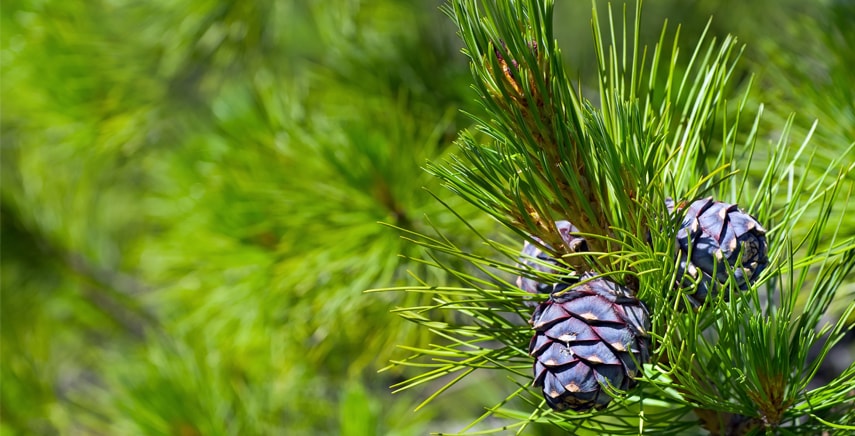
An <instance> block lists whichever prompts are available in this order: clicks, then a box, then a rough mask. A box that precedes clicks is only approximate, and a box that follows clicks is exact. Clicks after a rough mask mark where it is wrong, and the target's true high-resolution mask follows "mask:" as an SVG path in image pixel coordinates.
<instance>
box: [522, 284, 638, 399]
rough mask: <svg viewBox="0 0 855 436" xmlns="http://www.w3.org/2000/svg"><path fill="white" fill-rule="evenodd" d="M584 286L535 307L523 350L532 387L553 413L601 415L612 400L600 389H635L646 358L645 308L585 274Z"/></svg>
mask: <svg viewBox="0 0 855 436" xmlns="http://www.w3.org/2000/svg"><path fill="white" fill-rule="evenodd" d="M582 279H583V280H588V279H591V280H589V281H588V282H585V283H581V284H580V283H576V284H573V285H567V284H564V283H561V284H558V285H556V286H555V289H554V292H553V294H552V296H551V297H550V298H549V300H547V301H545V302H543V303H541V304H540V305H538V307H537V309H535V312H534V315H532V318H531V323H532V326H533V327H534V330H535V335H534V337H533V338H532V340H531V343H530V344H529V354H530V355H531V356H533V357H534V358H535V360H534V385H535V386H538V387H541V388H542V389H543V397H544V398H545V399H546V402H547V404H549V406H550V407H552V408H553V409H554V410H558V411H563V410H567V409H572V410H576V411H586V410H590V409H592V408H594V409H601V408H603V407H605V406H607V405H608V404H609V402H611V400H612V397H611V396H610V395H609V394H608V392H607V391H606V389H605V388H604V387H603V385H605V384H609V385H611V386H612V387H613V388H615V389H617V390H623V391H625V390H628V389H630V388H632V387H634V386H635V384H636V380H635V377H636V376H637V375H638V374H639V373H640V372H641V369H640V365H641V364H643V363H645V362H647V361H648V358H649V354H648V349H649V347H650V339H649V336H648V334H647V331H648V330H649V328H650V320H649V315H648V312H647V308H646V307H645V306H644V304H643V303H641V301H639V300H638V299H636V298H635V297H634V296H632V294H631V293H630V292H629V290H628V289H626V288H624V287H622V286H619V285H617V284H615V283H614V282H611V281H609V280H607V279H605V278H597V276H596V275H594V274H591V273H586V274H585V275H583V276H582Z"/></svg>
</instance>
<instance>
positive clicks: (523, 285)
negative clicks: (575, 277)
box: [517, 221, 588, 294]
mask: <svg viewBox="0 0 855 436" xmlns="http://www.w3.org/2000/svg"><path fill="white" fill-rule="evenodd" d="M555 227H556V228H557V229H558V232H559V233H561V239H563V240H564V245H565V247H566V248H567V250H569V251H571V252H577V251H587V249H588V244H587V242H586V241H585V238H580V237H578V236H573V235H571V234H570V233H573V232H578V231H579V229H577V228H576V226H574V225H573V224H570V221H556V222H555ZM534 239H536V240H537V241H538V242H540V243H543V241H541V240H540V239H539V238H534ZM547 247H549V246H548V245H547ZM550 248H552V247H550ZM532 258H537V259H540V260H542V261H544V262H548V263H551V264H553V265H556V266H557V265H558V261H557V260H556V259H555V258H553V257H552V256H550V255H548V254H546V253H544V252H543V251H542V250H541V249H540V248H538V247H537V245H535V244H531V243H529V242H528V241H525V243H524V244H523V250H522V257H520V263H521V265H520V266H521V267H524V266H527V267H529V268H532V269H535V270H537V271H540V272H545V273H549V274H555V273H556V270H554V269H552V268H549V267H547V266H545V265H542V264H540V263H535V262H534V261H533V260H532ZM553 286H554V283H540V282H538V281H536V280H534V279H530V278H528V277H523V276H519V277H517V287H519V288H520V289H522V290H524V291H526V292H530V293H532V294H548V293H550V292H552V288H553Z"/></svg>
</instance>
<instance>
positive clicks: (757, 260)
mask: <svg viewBox="0 0 855 436" xmlns="http://www.w3.org/2000/svg"><path fill="white" fill-rule="evenodd" d="M680 209H681V208H679V207H678V208H677V210H680ZM677 245H678V248H679V253H678V255H679V256H680V266H679V270H678V277H679V279H680V280H679V283H681V284H682V286H690V285H691V283H692V282H697V288H696V289H697V290H696V292H695V293H694V294H693V295H691V296H690V299H691V301H692V303H693V304H695V305H696V306H699V305H701V304H703V302H704V300H705V299H706V297H707V294H710V293H712V294H713V295H714V294H715V292H716V290H717V289H718V288H719V287H720V285H721V283H724V282H726V281H727V279H728V277H729V273H728V268H729V269H731V270H733V276H734V279H735V280H736V285H737V287H738V289H740V290H745V289H748V286H749V285H750V284H752V283H754V281H756V280H757V277H759V276H760V273H761V272H762V271H763V269H764V268H766V265H767V264H768V262H769V259H768V257H767V254H766V230H765V229H763V226H761V225H760V223H759V222H757V220H756V219H754V217H752V216H751V215H748V214H747V213H745V212H742V211H741V210H739V208H738V207H737V206H736V205H735V204H728V203H722V202H719V201H714V200H713V199H712V198H706V199H703V200H697V201H695V202H693V203H692V204H690V205H689V206H688V207H687V208H685V218H684V219H683V223H682V225H681V228H680V230H679V231H678V232H677ZM690 250H691V258H690V253H689V251H690ZM740 256H741V260H740V264H739V265H737V259H739V258H740Z"/></svg>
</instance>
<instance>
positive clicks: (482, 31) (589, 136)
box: [395, 0, 855, 434]
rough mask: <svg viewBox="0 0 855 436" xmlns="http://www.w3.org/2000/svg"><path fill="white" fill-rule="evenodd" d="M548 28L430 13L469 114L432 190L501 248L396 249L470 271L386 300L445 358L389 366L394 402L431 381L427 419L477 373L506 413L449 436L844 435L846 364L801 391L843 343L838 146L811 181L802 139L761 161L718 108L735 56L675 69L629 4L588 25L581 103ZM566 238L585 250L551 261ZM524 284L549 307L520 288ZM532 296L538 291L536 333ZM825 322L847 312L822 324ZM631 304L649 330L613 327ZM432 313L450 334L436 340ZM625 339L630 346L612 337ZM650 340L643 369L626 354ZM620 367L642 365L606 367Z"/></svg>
mask: <svg viewBox="0 0 855 436" xmlns="http://www.w3.org/2000/svg"><path fill="white" fill-rule="evenodd" d="M553 6H554V4H553V2H552V1H534V0H521V1H516V2H497V1H483V2H480V1H475V0H454V1H452V2H451V3H450V5H449V6H448V7H447V8H446V12H447V13H448V15H449V16H450V17H451V18H452V19H453V20H454V22H455V23H456V24H457V26H458V31H459V35H460V37H461V39H462V40H463V42H464V46H465V48H464V52H465V54H466V56H467V57H468V58H469V60H470V67H471V71H472V79H473V85H474V88H475V89H476V91H477V93H478V101H479V103H480V104H482V105H483V106H484V109H485V114H483V115H477V116H473V123H474V126H473V127H472V128H470V129H467V130H465V131H463V132H462V133H461V134H460V136H459V137H458V139H457V141H456V143H457V146H458V148H459V155H460V156H459V157H455V158H454V159H450V160H441V161H434V162H432V163H431V165H430V167H429V169H430V171H431V172H432V173H433V174H434V175H435V176H436V177H438V178H439V179H440V180H442V182H443V183H444V184H445V186H446V187H447V188H448V189H450V190H451V191H452V192H454V193H455V194H457V195H458V196H460V197H462V198H464V199H465V200H466V201H467V202H469V203H471V204H473V205H475V206H477V207H478V208H480V209H481V211H482V213H483V214H485V215H487V216H489V217H491V218H493V219H494V220H495V221H496V222H497V223H498V225H500V226H501V227H503V228H504V229H506V230H507V232H508V233H509V234H513V235H515V237H512V238H508V239H496V238H491V237H489V236H488V235H479V236H480V237H481V238H482V240H483V242H484V244H485V245H487V246H489V247H491V248H492V250H493V252H492V253H491V254H489V255H478V254H474V253H471V252H468V251H467V250H466V249H464V248H461V247H458V246H456V245H455V244H454V243H452V242H450V241H448V240H447V239H446V238H445V237H444V236H443V234H444V233H445V232H444V231H443V229H441V228H438V229H437V234H418V233H414V234H413V235H412V238H413V239H414V240H415V241H416V243H417V244H419V245H421V246H423V247H425V248H427V249H429V250H430V251H431V252H433V253H438V254H443V255H446V256H451V257H452V258H459V259H463V260H466V261H468V262H469V264H470V269H460V268H458V267H456V266H454V265H451V264H450V263H448V262H447V261H446V260H444V259H443V258H440V257H439V256H438V255H436V256H432V257H431V261H430V262H429V263H430V264H431V265H432V266H433V267H435V268H438V269H441V270H445V271H447V272H449V273H450V274H451V275H454V276H456V277H458V278H460V279H461V280H463V282H464V284H465V285H464V286H447V285H445V284H443V283H441V282H431V281H426V283H425V285H424V286H422V287H407V288H404V289H403V290H404V291H406V292H410V293H424V292H432V293H433V295H434V299H433V301H434V303H433V304H432V305H429V306H418V307H410V308H402V309H400V310H399V311H398V312H399V313H400V314H401V316H403V317H404V318H406V319H409V320H411V321H413V322H415V323H417V324H420V325H422V326H424V328H426V329H430V330H431V331H434V332H437V333H438V334H439V335H441V336H442V337H444V338H445V341H443V342H442V343H437V344H433V345H431V346H429V347H414V348H413V352H414V354H413V356H412V357H411V358H410V359H407V360H405V361H400V362H395V364H396V365H405V366H412V367H414V368H417V369H418V370H419V371H421V372H420V373H418V374H417V375H415V376H413V377H412V378H411V379H409V380H407V381H405V382H403V383H401V384H400V385H399V386H398V387H399V388H400V389H411V388H415V387H417V386H421V385H423V384H425V383H428V382H431V381H433V380H437V379H439V378H446V379H447V380H449V381H447V382H446V383H445V384H444V385H443V386H442V387H440V388H439V389H437V390H436V392H435V393H434V394H432V395H430V396H429V397H428V398H427V400H425V402H424V403H423V405H424V404H426V403H429V402H433V403H437V402H439V403H441V402H442V399H441V396H439V395H440V394H441V393H442V392H443V391H446V390H448V389H449V388H451V387H452V386H454V385H455V384H456V383H458V382H461V381H463V380H466V378H467V377H470V376H472V375H474V374H477V373H479V372H483V371H492V372H493V373H494V374H492V375H490V376H489V377H490V378H491V379H492V380H497V381H495V382H494V383H499V381H498V380H502V382H503V383H505V384H506V385H507V391H509V392H510V394H509V395H508V396H507V397H506V398H505V399H504V400H502V401H501V402H500V403H498V404H495V405H491V404H484V407H486V409H487V411H486V412H485V413H484V414H483V415H481V416H480V417H478V418H477V419H474V420H473V422H472V424H470V425H469V426H467V427H465V428H464V429H463V431H464V432H465V431H467V430H469V429H472V428H473V427H474V426H476V425H478V424H479V423H480V422H481V421H483V420H485V419H486V418H488V417H497V418H501V419H502V420H503V422H502V423H501V425H500V427H497V428H495V429H494V430H495V431H499V430H512V431H516V432H517V433H524V432H526V431H528V429H529V428H531V426H537V424H549V425H551V426H554V427H557V428H559V429H562V430H564V431H569V432H580V431H585V430H587V431H593V432H599V433H600V434H602V433H606V434H635V433H643V432H652V433H655V434H680V433H685V432H696V431H699V430H700V429H705V430H706V431H708V432H710V433H711V434H748V433H757V432H766V433H773V434H778V433H780V434H818V433H821V432H826V431H830V432H833V431H847V430H849V431H851V430H853V429H855V427H852V426H851V422H853V418H855V415H853V410H855V407H853V405H855V397H853V392H854V391H855V364H852V363H850V364H849V365H848V366H847V367H846V368H845V369H844V370H843V371H842V373H840V374H835V375H833V376H831V377H830V378H829V379H827V380H825V383H823V384H821V385H819V386H816V385H813V384H812V380H814V378H815V377H816V376H817V372H818V371H819V368H821V366H822V363H823V361H824V360H825V359H826V358H827V357H828V356H829V353H830V352H831V350H832V349H833V348H834V347H835V346H836V345H838V344H839V343H840V342H841V340H842V339H843V337H844V335H845V334H846V333H847V332H848V331H851V329H852V327H853V325H855V324H853V322H852V316H853V312H855V303H853V302H852V301H851V299H849V301H848V302H847V301H846V298H845V297H843V296H842V293H841V291H842V290H843V287H844V284H845V283H846V282H847V277H848V276H850V275H851V273H852V270H853V267H855V236H853V235H852V233H851V231H849V232H847V231H846V230H845V229H846V225H847V219H846V215H847V212H848V210H847V207H848V201H847V199H848V196H849V193H851V190H852V187H853V185H852V182H851V180H852V174H853V170H855V162H853V160H852V155H853V154H852V153H853V148H855V143H850V144H844V145H841V146H839V147H838V149H837V150H838V153H837V154H836V155H833V156H823V157H827V158H828V160H827V161H826V162H823V165H822V166H821V167H820V168H822V170H821V171H818V172H816V167H815V166H814V160H815V159H816V158H818V157H819V156H821V154H819V153H817V151H816V149H812V148H811V146H810V139H811V138H810V136H811V134H810V133H811V132H808V133H807V134H806V135H804V136H803V137H802V138H796V137H793V136H792V133H793V131H794V128H793V119H792V118H790V119H787V120H785V121H783V122H782V123H781V124H779V125H777V126H775V128H776V129H777V133H776V137H777V139H775V140H771V141H770V140H769V139H767V138H768V134H767V133H765V132H763V131H762V130H761V126H762V127H766V126H767V125H766V124H762V123H761V120H762V112H763V111H762V110H758V111H754V112H755V115H754V116H752V114H751V113H749V112H751V111H752V109H751V108H750V107H751V104H752V100H750V99H749V98H748V94H747V93H746V94H743V95H742V96H740V97H737V98H733V97H732V96H731V92H732V88H731V85H730V82H731V81H732V80H733V74H734V71H736V65H737V61H738V59H739V57H740V54H741V52H742V48H741V47H740V46H739V45H737V42H736V40H735V38H733V37H730V36H728V37H725V38H722V39H718V38H714V37H710V36H709V35H706V34H704V35H701V38H700V40H699V42H698V43H697V45H696V47H695V48H694V50H692V51H691V52H690V53H689V56H688V60H686V59H685V58H684V57H683V56H685V55H683V53H682V52H681V51H680V50H679V49H678V47H679V46H680V45H679V43H678V42H676V41H677V38H676V37H673V38H672V37H671V36H670V33H669V32H673V31H670V30H669V29H668V27H667V26H666V27H664V28H663V29H662V32H661V34H660V37H659V39H658V41H657V42H656V43H655V45H653V46H652V47H645V46H642V45H641V44H640V32H641V22H642V21H641V18H640V17H641V6H640V2H639V4H637V6H636V8H635V10H634V11H632V12H629V11H627V9H624V10H623V11H622V12H618V13H614V12H613V11H612V9H611V7H609V8H608V13H607V14H606V15H605V16H604V17H601V16H600V14H599V12H600V10H599V8H598V7H596V4H595V7H594V15H593V34H594V44H595V45H594V51H595V53H596V66H597V76H596V83H594V84H591V83H578V82H574V81H573V80H571V78H570V76H569V75H568V74H567V72H566V69H565V65H564V62H563V60H562V50H561V48H560V47H559V46H558V43H557V41H556V38H555V36H554V32H555V29H556V26H557V23H556V18H555V16H554V9H553ZM586 86H592V87H593V88H594V89H595V91H592V92H590V93H589V92H587V89H588V88H586ZM747 91H750V90H747ZM850 139H851V138H850ZM799 141H801V142H799ZM826 163H827V165H825V164H826ZM814 173H816V175H815V176H814V177H811V178H808V177H805V176H806V175H807V174H814ZM705 197H712V198H713V199H715V201H713V200H704V198H705ZM808 211H810V212H808ZM749 214H750V215H749ZM562 220H567V221H569V222H570V223H572V225H573V226H575V228H574V230H576V231H574V232H571V233H570V235H571V236H573V237H576V238H584V240H585V242H586V249H584V250H577V249H573V244H569V243H567V242H566V241H567V238H566V235H562V234H561V231H560V228H561V226H560V225H556V223H557V222H563V221H562ZM565 227H566V226H565ZM470 228H472V229H473V231H474V230H475V228H474V227H470ZM701 240H703V242H699V241H701ZM680 241H682V242H680ZM524 244H525V248H523V246H524ZM531 247H534V248H536V249H533V248H531ZM521 248H523V253H520V249H521ZM693 250H694V252H693ZM539 253H546V256H545V257H544V256H542V255H540V254H539ZM681 253H682V254H681ZM592 275H593V276H592ZM515 276H519V277H520V279H518V281H515V280H513V278H514V277H515ZM594 276H596V277H597V278H596V279H592V277H594ZM687 278H691V279H694V280H686V279H687ZM526 280H528V281H531V282H533V283H536V284H542V285H545V288H544V287H543V286H534V287H526V289H520V288H519V287H517V285H516V283H526V282H525V281H526ZM592 280H593V281H592ZM597 281H604V282H603V283H609V284H608V285H607V286H605V287H604V286H603V285H602V284H595V283H598V282H597ZM586 283H587V285H586ZM549 284H555V285H554V286H553V287H550V286H549ZM532 289H536V290H538V291H539V292H542V291H540V290H542V289H546V291H545V292H543V293H539V294H536V296H535V297H534V298H536V301H539V302H543V303H541V305H540V306H538V308H537V309H536V310H535V312H534V315H533V316H532V310H531V307H530V304H527V303H528V302H529V301H530V299H531V298H532V294H531V293H530V291H531V290H532ZM608 289H611V291H609V290H608ZM527 291H529V292H527ZM713 291H714V292H713ZM550 294H551V295H550ZM704 296H706V298H703V297H704ZM841 297H843V299H842V300H840V299H841ZM615 298H618V299H623V300H620V301H625V302H624V303H617V302H616V301H617V300H615ZM635 298H637V299H638V300H640V302H641V303H634V302H633V301H635ZM585 299H589V300H585ZM583 300H585V301H583ZM835 301H840V303H836V304H842V307H843V309H842V312H840V313H839V315H838V316H836V317H834V318H832V319H834V321H829V318H828V316H829V315H830V314H831V313H832V310H831V305H832V303H833V302H835ZM642 303H643V304H644V306H646V308H647V310H648V311H649V314H650V326H649V329H648V328H646V326H645V324H646V322H643V323H642V322H635V323H633V322H629V321H628V319H629V318H626V316H627V315H618V314H621V313H624V312H626V311H627V310H628V309H624V308H623V307H625V306H622V305H625V304H630V305H632V306H626V307H635V305H637V304H642ZM639 307H641V306H639ZM635 310H636V309H633V311H635ZM612 311H614V315H608V313H612ZM448 312H452V313H455V314H456V315H457V316H456V318H454V319H453V320H452V321H439V320H438V319H437V316H438V315H440V314H445V313H448ZM626 313H629V312H626ZM639 313H640V312H639ZM443 318H446V316H443ZM635 319H640V318H638V316H636V317H635ZM589 322H590V323H593V324H591V326H590V327H589V326H586V325H585V324H587V323H589ZM572 323H576V324H572ZM573 325H575V327H574V326H573ZM627 326H631V327H632V329H633V330H634V331H636V332H637V333H633V334H630V335H628V336H627V333H619V332H624V331H626V332H629V331H630V330H627ZM532 328H533V329H534V330H532ZM609 328H610V329H612V330H608V329H609ZM598 329H606V330H605V331H604V332H600V331H599V330H598ZM614 329H617V330H614ZM609 331H612V333H608V332H609ZM647 334H649V340H650V343H649V360H648V356H647V349H648V345H647V344H646V343H645V344H641V343H637V342H636V339H634V338H639V337H641V336H645V337H646V335H647ZM533 336H534V338H532V337H533ZM620 337H624V338H626V339H625V341H624V340H617V342H611V341H612V339H610V338H620ZM529 343H531V345H530V346H528V344H529ZM597 347H599V348H597ZM600 348H602V349H601V350H600ZM609 348H610V349H611V351H607V349H609ZM623 349H632V350H636V349H637V350H641V351H643V352H638V353H636V352H635V351H633V352H632V353H630V354H626V357H627V358H626V359H624V360H623V362H620V361H619V360H617V358H616V357H615V356H619V355H620V354H619V353H618V354H616V353H617V351H619V350H623ZM597 350H599V351H597ZM565 351H566V353H565ZM629 356H632V359H631V360H628V358H629ZM606 365H612V366H611V368H612V369H607V366H606ZM532 368H533V373H532ZM615 368H622V369H620V370H618V371H617V372H614V371H613V369H615ZM637 368H640V370H639V371H638V374H636V369H637ZM582 369H584V371H583V370H582ZM601 370H602V371H606V372H601ZM555 371H557V372H555ZM605 374H612V375H605ZM627 377H631V378H632V383H627V382H625V380H626V378H627ZM636 383H637V386H636ZM597 385H599V387H597ZM541 388H542V389H543V392H541ZM601 391H602V392H601ZM568 409H572V411H568ZM598 409H599V410H598Z"/></svg>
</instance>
